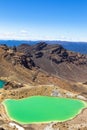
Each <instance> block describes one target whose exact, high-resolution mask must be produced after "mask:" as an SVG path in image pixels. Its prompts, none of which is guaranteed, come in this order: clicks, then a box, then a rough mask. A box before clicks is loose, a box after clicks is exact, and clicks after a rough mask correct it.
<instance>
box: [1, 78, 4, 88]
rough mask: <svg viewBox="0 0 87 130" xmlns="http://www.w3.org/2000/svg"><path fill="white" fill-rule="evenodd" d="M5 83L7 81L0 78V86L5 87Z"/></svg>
mask: <svg viewBox="0 0 87 130" xmlns="http://www.w3.org/2000/svg"><path fill="white" fill-rule="evenodd" d="M4 85H5V81H2V80H0V88H3V87H4Z"/></svg>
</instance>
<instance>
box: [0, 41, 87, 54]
mask: <svg viewBox="0 0 87 130" xmlns="http://www.w3.org/2000/svg"><path fill="white" fill-rule="evenodd" d="M39 42H40V41H39V40H38V41H26V40H0V44H6V45H8V46H14V45H15V46H19V45H21V44H30V45H34V44H37V43H39ZM45 42H46V43H48V44H60V45H62V46H63V47H64V48H66V49H67V50H70V51H74V52H79V53H82V54H87V42H68V41H45Z"/></svg>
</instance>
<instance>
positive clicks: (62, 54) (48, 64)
mask: <svg viewBox="0 0 87 130" xmlns="http://www.w3.org/2000/svg"><path fill="white" fill-rule="evenodd" d="M17 51H18V52H22V53H24V54H25V55H27V56H28V57H30V58H32V60H33V61H34V63H35V65H36V66H38V67H39V68H41V69H42V70H43V71H46V72H48V73H49V74H53V75H56V76H59V77H61V78H63V79H68V80H71V81H78V82H79V81H82V82H85V81H86V79H87V56H86V55H82V54H79V53H75V52H70V51H67V50H66V49H64V48H63V47H62V46H61V45H58V44H46V43H44V42H41V43H38V44H36V45H32V46H30V45H26V44H22V45H20V46H18V48H17Z"/></svg>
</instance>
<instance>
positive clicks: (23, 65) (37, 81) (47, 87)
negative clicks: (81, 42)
mask: <svg viewBox="0 0 87 130" xmlns="http://www.w3.org/2000/svg"><path fill="white" fill-rule="evenodd" d="M0 79H2V80H5V81H7V84H6V86H5V87H4V89H1V90H0V102H2V101H3V100H4V99H7V98H15V99H20V98H24V97H28V96H32V95H48V96H58V97H69V98H79V99H83V100H87V56H86V55H81V54H79V53H74V52H70V51H67V50H66V49H64V48H63V47H62V46H60V45H54V44H52V45H51V44H46V43H38V44H36V45H32V46H30V45H27V44H22V45H20V46H18V47H17V48H16V47H13V48H9V47H7V46H6V45H0ZM86 112H87V110H86V111H84V112H83V113H82V114H81V115H80V116H78V117H77V118H75V119H74V120H71V121H69V122H64V123H49V124H38V125H36V124H35V125H27V126H23V127H24V130H27V129H29V130H50V129H52V130H57V129H60V130H63V129H64V130H70V129H71V130H78V129H81V130H85V129H86V128H87V125H86V124H87V116H86ZM1 115H2V116H1ZM4 116H5V113H4V111H2V109H1V107H0V123H2V122H3V123H2V124H1V127H2V128H4V129H5V130H10V129H11V130H13V129H14V128H11V127H10V126H9V123H8V121H7V120H5V118H4ZM82 119H84V120H82ZM84 121H85V122H84ZM71 124H72V125H71ZM74 124H75V125H74ZM79 124H81V126H80V127H79ZM15 129H16V128H15Z"/></svg>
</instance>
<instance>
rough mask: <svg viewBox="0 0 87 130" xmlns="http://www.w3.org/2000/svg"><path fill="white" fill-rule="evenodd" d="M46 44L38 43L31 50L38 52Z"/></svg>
mask: <svg viewBox="0 0 87 130" xmlns="http://www.w3.org/2000/svg"><path fill="white" fill-rule="evenodd" d="M47 45H48V44H47V43H46V42H39V43H37V44H36V45H34V46H33V49H34V50H36V51H40V50H42V49H43V48H45V47H46V46H47Z"/></svg>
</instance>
